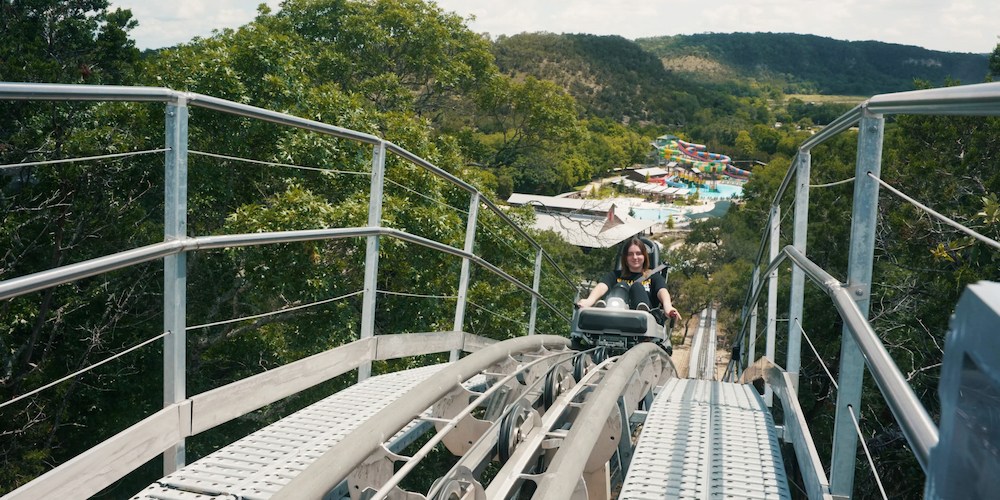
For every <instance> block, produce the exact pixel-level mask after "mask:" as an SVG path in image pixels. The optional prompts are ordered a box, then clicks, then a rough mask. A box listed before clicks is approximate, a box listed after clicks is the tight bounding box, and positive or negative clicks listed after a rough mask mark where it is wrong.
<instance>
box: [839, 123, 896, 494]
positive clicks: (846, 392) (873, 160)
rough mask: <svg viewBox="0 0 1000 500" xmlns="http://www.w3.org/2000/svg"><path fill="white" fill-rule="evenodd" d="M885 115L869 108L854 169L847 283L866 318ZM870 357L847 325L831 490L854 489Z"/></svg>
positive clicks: (844, 490)
mask: <svg viewBox="0 0 1000 500" xmlns="http://www.w3.org/2000/svg"><path fill="white" fill-rule="evenodd" d="M884 125H885V120H884V119H883V118H882V115H876V114H873V113H870V112H869V111H868V110H867V109H865V110H864V112H863V114H862V116H861V121H860V123H859V132H858V157H857V165H856V168H855V172H854V176H855V177H854V208H853V211H852V213H851V243H850V245H851V250H850V251H851V253H850V257H849V258H848V264H847V286H848V287H850V289H851V291H852V293H853V294H854V300H855V302H856V303H857V304H858V309H859V310H860V311H861V314H863V315H864V316H865V317H867V316H868V307H869V302H870V294H871V279H872V263H873V260H874V255H875V223H876V216H877V214H878V191H879V185H878V182H876V181H875V180H874V179H872V178H871V177H868V172H871V173H873V174H875V175H876V176H879V175H880V174H881V171H882V134H883V129H884ZM864 369H865V361H864V358H863V357H862V355H861V351H860V350H859V349H858V345H857V343H856V342H855V341H854V337H853V336H852V335H851V333H850V331H849V330H848V329H847V326H846V325H845V326H844V329H843V333H842V334H841V346H840V372H839V373H840V375H839V377H838V378H839V380H838V386H839V388H840V389H839V390H838V392H837V413H836V417H835V421H834V429H833V452H832V458H831V468H830V493H832V494H833V495H835V496H836V495H841V496H845V497H849V496H851V493H852V492H853V489H854V466H855V457H856V456H857V449H858V436H857V434H856V432H855V430H854V423H853V421H852V420H851V415H850V414H849V413H847V412H849V411H852V408H853V411H854V414H855V416H856V417H857V415H858V414H859V413H860V412H859V411H858V408H860V407H861V404H860V403H861V383H862V380H863V378H864Z"/></svg>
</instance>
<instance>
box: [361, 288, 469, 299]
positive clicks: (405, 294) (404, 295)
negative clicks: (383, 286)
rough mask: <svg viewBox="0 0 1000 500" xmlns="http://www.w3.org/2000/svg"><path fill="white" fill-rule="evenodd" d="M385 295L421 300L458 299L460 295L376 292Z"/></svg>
mask: <svg viewBox="0 0 1000 500" xmlns="http://www.w3.org/2000/svg"><path fill="white" fill-rule="evenodd" d="M375 292H377V293H381V294H384V295H399V296H401V297H416V298H420V299H457V298H458V295H424V294H421V293H407V292H391V291H389V290H375Z"/></svg>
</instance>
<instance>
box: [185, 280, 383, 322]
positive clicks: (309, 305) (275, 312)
mask: <svg viewBox="0 0 1000 500" xmlns="http://www.w3.org/2000/svg"><path fill="white" fill-rule="evenodd" d="M362 293H365V292H364V290H358V291H357V292H353V293H349V294H347V295H341V296H340V297H333V298H331V299H324V300H320V301H316V302H310V303H308V304H302V305H298V306H292V307H286V308H284V309H278V310H276V311H271V312H266V313H261V314H255V315H253V316H243V317H241V318H233V319H226V320H222V321H216V322H215V323H205V324H203V325H195V326H189V327H187V328H185V329H184V330H185V331H191V330H198V329H201V328H209V327H213V326H219V325H228V324H230V323H239V322H241V321H247V320H251V319H260V318H264V317H267V316H275V315H278V314H283V313H287V312H292V311H297V310H299V309H306V308H308V307H315V306H318V305H322V304H327V303H330V302H336V301H338V300H343V299H346V298H349V297H353V296H355V295H361V294H362Z"/></svg>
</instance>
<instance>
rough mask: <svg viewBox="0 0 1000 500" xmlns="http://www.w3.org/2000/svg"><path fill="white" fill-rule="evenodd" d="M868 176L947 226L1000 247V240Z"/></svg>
mask: <svg viewBox="0 0 1000 500" xmlns="http://www.w3.org/2000/svg"><path fill="white" fill-rule="evenodd" d="M868 177H871V178H872V179H875V182H878V183H879V184H881V185H882V187H884V188H886V189H888V190H889V191H891V192H892V193H893V194H895V195H896V196H899V197H900V198H902V199H904V200H906V201H908V202H910V203H911V204H912V205H913V206H915V207H917V208H919V209H921V210H923V211H925V212H927V213H928V214H930V215H932V216H934V217H936V218H937V219H939V220H940V221H942V222H944V223H945V224H948V225H949V226H951V227H953V228H955V229H958V230H959V231H962V232H963V233H965V234H968V235H969V236H972V237H973V238H975V239H977V240H979V241H982V242H983V243H986V244H987V245H990V246H992V247H994V248H996V249H1000V241H996V240H994V239H990V238H988V237H986V236H983V235H981V234H979V233H977V232H976V231H973V230H972V229H969V228H967V227H965V226H963V225H961V224H959V223H958V222H955V221H953V220H951V219H949V218H947V217H945V216H944V215H941V214H939V213H937V212H936V211H934V209H932V208H930V207H928V206H927V205H924V204H922V203H920V202H919V201H917V200H914V199H913V198H910V197H909V196H907V195H905V194H904V193H903V192H902V191H900V190H898V189H896V188H894V187H892V186H890V185H889V184H887V183H886V182H885V181H883V180H882V179H879V178H878V177H876V176H875V175H874V174H872V173H871V172H868Z"/></svg>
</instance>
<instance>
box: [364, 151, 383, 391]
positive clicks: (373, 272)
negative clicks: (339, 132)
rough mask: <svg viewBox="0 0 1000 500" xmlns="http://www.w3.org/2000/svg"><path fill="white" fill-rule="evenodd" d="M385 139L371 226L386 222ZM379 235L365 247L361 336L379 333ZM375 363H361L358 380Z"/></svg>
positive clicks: (375, 166) (375, 170) (376, 160)
mask: <svg viewBox="0 0 1000 500" xmlns="http://www.w3.org/2000/svg"><path fill="white" fill-rule="evenodd" d="M384 180H385V141H380V142H379V143H378V144H376V145H375V146H374V147H373V148H372V180H371V189H370V190H369V193H368V195H369V198H368V226H369V227H380V226H381V225H382V187H383V186H384V184H385V181H384ZM378 240H379V237H378V235H372V236H369V237H368V242H367V245H366V247H365V284H364V292H365V294H364V299H363V301H364V302H363V303H362V306H361V338H362V339H366V338H369V337H372V336H373V335H375V302H376V300H377V295H378ZM371 374H372V363H371V361H368V362H366V363H364V364H362V365H361V366H359V367H358V381H359V382H360V381H362V380H365V379H367V378H368V377H370V376H371Z"/></svg>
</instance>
